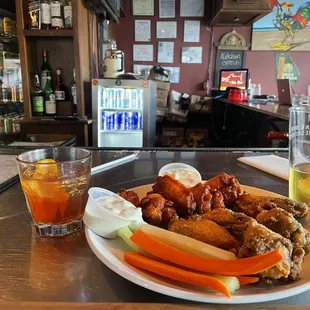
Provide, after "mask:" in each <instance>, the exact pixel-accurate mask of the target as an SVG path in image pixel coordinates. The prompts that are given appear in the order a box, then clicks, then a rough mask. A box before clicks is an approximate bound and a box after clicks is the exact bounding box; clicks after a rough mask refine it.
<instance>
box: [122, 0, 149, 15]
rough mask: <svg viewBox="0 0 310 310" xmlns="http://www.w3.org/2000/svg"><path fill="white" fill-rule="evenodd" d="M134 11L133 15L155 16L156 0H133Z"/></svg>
mask: <svg viewBox="0 0 310 310" xmlns="http://www.w3.org/2000/svg"><path fill="white" fill-rule="evenodd" d="M127 1H128V0H127ZM132 13H133V15H141V16H143V15H144V16H153V15H154V0H132Z"/></svg>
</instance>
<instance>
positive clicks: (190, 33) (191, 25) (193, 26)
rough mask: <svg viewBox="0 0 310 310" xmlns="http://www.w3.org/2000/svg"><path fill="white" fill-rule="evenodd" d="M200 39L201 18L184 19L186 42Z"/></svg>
mask: <svg viewBox="0 0 310 310" xmlns="http://www.w3.org/2000/svg"><path fill="white" fill-rule="evenodd" d="M199 41H200V20H185V21H184V42H199Z"/></svg>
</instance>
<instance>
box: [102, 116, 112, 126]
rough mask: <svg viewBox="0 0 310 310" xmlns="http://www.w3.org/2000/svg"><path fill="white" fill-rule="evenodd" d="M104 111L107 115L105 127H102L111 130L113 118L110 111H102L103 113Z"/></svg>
mask: <svg viewBox="0 0 310 310" xmlns="http://www.w3.org/2000/svg"><path fill="white" fill-rule="evenodd" d="M103 113H104V115H105V125H104V127H102V130H110V124H111V120H110V114H111V113H110V112H102V114H103Z"/></svg>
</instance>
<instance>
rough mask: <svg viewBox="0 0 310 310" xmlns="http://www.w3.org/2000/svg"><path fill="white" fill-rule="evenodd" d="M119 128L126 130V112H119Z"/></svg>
mask: <svg viewBox="0 0 310 310" xmlns="http://www.w3.org/2000/svg"><path fill="white" fill-rule="evenodd" d="M117 129H118V130H125V113H124V112H119V113H117Z"/></svg>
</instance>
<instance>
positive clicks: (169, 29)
mask: <svg viewBox="0 0 310 310" xmlns="http://www.w3.org/2000/svg"><path fill="white" fill-rule="evenodd" d="M156 33H157V38H159V39H175V38H176V37H177V22H157V23H156Z"/></svg>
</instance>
